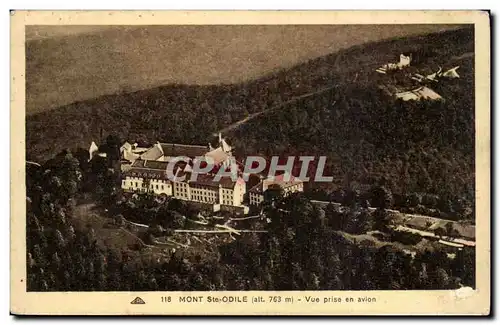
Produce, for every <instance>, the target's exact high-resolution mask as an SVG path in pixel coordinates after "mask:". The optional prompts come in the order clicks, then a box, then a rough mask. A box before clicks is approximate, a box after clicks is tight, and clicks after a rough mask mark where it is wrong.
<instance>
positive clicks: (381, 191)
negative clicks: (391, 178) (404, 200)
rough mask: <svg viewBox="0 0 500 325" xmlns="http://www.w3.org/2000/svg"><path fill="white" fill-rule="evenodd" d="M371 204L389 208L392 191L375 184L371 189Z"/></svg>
mask: <svg viewBox="0 0 500 325" xmlns="http://www.w3.org/2000/svg"><path fill="white" fill-rule="evenodd" d="M371 194H372V195H371V203H372V206H375V207H378V208H381V209H389V208H390V207H391V206H392V193H391V191H390V190H389V189H387V188H386V187H384V186H376V187H374V188H372V190H371Z"/></svg>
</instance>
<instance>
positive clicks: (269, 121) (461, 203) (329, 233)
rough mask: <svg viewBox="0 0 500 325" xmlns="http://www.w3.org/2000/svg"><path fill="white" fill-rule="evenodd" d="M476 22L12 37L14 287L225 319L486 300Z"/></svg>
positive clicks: (83, 30) (50, 31)
mask: <svg viewBox="0 0 500 325" xmlns="http://www.w3.org/2000/svg"><path fill="white" fill-rule="evenodd" d="M416 13H417V12H416ZM15 14H20V15H23V17H25V18H24V19H28V18H29V17H30V14H31V15H33V16H36V14H37V12H31V13H30V12H17V13H15ZM15 14H14V17H13V19H15ZM66 14H67V13H66ZM132 14H133V13H132ZM393 14H394V15H396V16H397V15H398V14H397V13H393ZM423 14H424V13H422V15H423ZM466 14H467V12H463V13H462V15H459V14H457V19H456V20H455V21H454V20H453V19H448V20H447V21H444V22H443V21H439V19H436V23H429V20H427V21H424V20H422V19H420V20H419V19H416V21H415V23H412V22H405V23H387V22H386V23H384V22H383V20H382V22H374V23H366V21H363V20H362V19H361V17H360V18H359V19H358V18H356V15H354V14H353V16H352V19H349V22H348V23H347V22H346V23H336V24H331V23H327V20H324V23H318V22H312V21H311V22H310V23H307V22H300V23H295V24H293V23H292V24H290V23H282V24H280V23H273V24H265V23H256V22H255V23H252V22H250V23H246V24H235V23H225V22H224V20H219V21H218V22H217V23H206V24H204V23H203V21H202V22H201V23H197V24H192V23H188V22H187V20H184V21H185V23H182V22H181V23H176V24H165V23H162V24H158V23H156V22H155V23H149V24H148V23H147V20H137V21H134V22H133V23H129V24H126V23H121V24H118V23H116V21H115V22H114V23H106V18H105V16H104V15H101V16H99V17H103V18H102V20H100V21H99V23H98V24H97V23H94V24H92V23H90V24H89V23H85V24H78V19H77V18H78V16H77V17H76V19H74V20H73V21H72V22H71V23H70V24H69V23H64V21H65V20H64V19H65V18H64V14H63V13H61V15H62V16H61V17H62V19H63V23H61V18H59V22H56V23H53V21H51V20H50V18H48V20H47V23H46V24H44V23H43V22H44V21H43V20H39V22H35V23H30V24H26V26H24V25H22V26H21V29H22V30H23V35H22V36H23V37H24V38H23V39H22V40H21V41H20V40H17V41H18V44H19V46H21V47H23V48H24V50H23V52H24V54H22V56H21V55H20V56H17V57H13V58H12V60H16V61H23V62H21V63H20V64H21V66H22V67H24V68H23V69H24V70H20V73H21V74H22V78H23V79H22V80H23V82H22V84H17V85H18V87H23V88H24V89H22V88H19V91H20V92H21V91H22V92H23V95H22V96H21V95H20V96H19V97H17V100H18V101H19V100H20V99H22V101H21V102H18V105H19V106H18V107H19V114H20V115H19V117H13V120H12V122H11V123H14V120H17V121H18V124H17V125H20V128H19V129H18V130H19V132H20V133H21V134H17V135H16V139H14V135H13V140H12V141H13V143H14V142H15V141H16V140H17V141H18V142H20V143H23V145H22V146H17V149H16V150H17V151H19V153H18V154H13V156H12V160H15V159H16V157H20V160H19V161H17V162H16V163H17V167H13V168H14V169H15V170H14V169H13V171H12V173H13V174H16V175H17V176H16V177H19V179H20V180H19V184H18V185H21V184H23V186H21V187H20V188H19V190H18V192H17V194H19V195H18V197H16V198H14V197H12V201H13V204H14V201H15V204H16V205H18V206H20V205H23V206H22V207H19V209H21V210H19V211H22V212H19V213H18V214H17V215H16V216H15V218H16V219H17V221H16V222H22V224H21V225H20V226H19V228H18V227H16V229H14V230H15V231H16V233H15V234H14V233H13V232H12V236H16V235H20V234H21V232H24V233H23V234H22V236H21V237H19V238H18V239H16V240H19V243H20V244H19V245H21V246H16V247H17V248H18V250H16V253H15V254H16V255H24V256H22V257H16V258H14V259H17V260H13V261H11V263H12V268H14V264H16V265H17V266H16V267H17V271H18V272H20V273H19V274H20V275H19V279H21V281H19V279H18V278H15V279H13V281H14V282H16V283H17V285H20V286H22V288H24V289H22V290H24V294H27V295H30V294H33V295H36V294H38V293H44V292H48V293H69V294H70V295H79V294H78V293H79V292H82V293H83V292H94V293H101V294H106V293H109V294H111V292H113V293H116V294H120V292H121V293H124V294H127V296H126V297H125V300H126V301H125V303H124V304H123V308H128V307H131V305H132V307H133V308H141V305H145V306H147V305H148V303H149V304H151V303H152V300H153V299H154V300H155V301H156V302H155V304H157V305H158V306H161V305H162V304H163V305H165V304H169V303H172V304H179V303H181V304H184V305H188V304H191V305H190V307H189V308H191V309H194V308H195V306H196V304H197V303H209V304H211V305H212V307H208V306H207V308H216V309H223V310H224V309H226V311H227V308H228V307H229V308H231V304H239V306H242V305H244V304H247V303H248V304H250V305H252V306H251V307H252V308H253V307H255V305H259V304H261V305H264V304H267V307H266V308H267V309H271V310H272V309H273V308H274V307H273V306H272V304H274V305H280V306H283V305H288V307H287V308H289V309H290V308H299V309H300V310H304V309H305V308H307V306H308V304H314V303H317V304H318V305H320V304H321V305H323V306H326V307H327V305H328V306H330V307H329V308H334V307H332V306H336V305H341V304H344V305H346V304H347V305H348V304H349V303H351V304H354V303H357V306H358V308H367V307H366V305H368V304H372V305H376V304H377V303H379V304H380V303H388V300H387V299H386V298H383V297H381V296H379V294H380V293H381V292H382V293H381V294H384V292H385V293H389V292H391V293H395V294H397V292H404V293H410V294H411V293H412V292H413V293H417V292H419V293H420V294H424V293H422V292H428V293H429V294H432V292H435V293H436V294H437V293H442V292H444V293H446V292H450V293H451V292H453V295H454V297H458V296H461V295H463V296H464V297H468V296H473V295H474V294H475V293H478V292H480V293H481V292H482V293H483V294H485V293H487V292H489V255H488V254H489V253H487V251H489V231H490V230H489V228H488V226H487V225H488V224H489V218H490V216H489V195H490V194H489V185H488V184H489V183H488V184H486V183H481V182H479V181H478V173H479V171H478V166H482V167H481V172H482V173H483V175H484V173H487V175H486V177H488V178H489V110H490V108H489V75H487V74H488V73H489V61H488V62H486V61H483V64H485V65H486V67H485V68H484V67H483V68H482V70H480V71H481V72H482V73H483V75H479V72H478V71H479V70H478V69H479V68H478V55H483V56H482V57H483V58H484V57H485V55H486V58H487V59H488V60H489V43H486V45H483V46H484V47H478V39H477V38H478V30H477V28H478V27H477V25H476V24H475V21H474V20H473V19H472V18H471V19H469V20H468V19H464V17H465V18H467V17H468V16H467V15H466ZM469 14H470V17H473V18H474V19H476V20H478V19H479V18H481V19H482V21H483V22H485V23H486V24H483V25H482V26H483V28H484V25H486V28H487V29H486V31H487V33H488V35H489V17H488V15H487V14H484V15H481V13H478V12H469ZM24 15H25V16H24ZM450 15H452V14H450ZM110 16H112V15H110ZM135 16H139V17H140V18H142V16H141V15H139V14H135ZM306 16H307V15H306ZM26 17H27V18H26ZM55 17H57V15H56V16H55ZM86 17H87V18H88V17H90V16H86ZM340 17H343V16H342V15H341V16H340ZM381 17H383V15H382V14H381ZM400 17H401V18H402V19H403V21H404V20H405V19H406V18H405V16H404V15H403V14H401V15H400ZM439 17H441V16H439ZM439 17H438V18H439ZM447 17H449V16H447ZM53 19H55V18H53ZM110 19H111V18H110ZM374 19H375V18H374ZM410 20H411V19H410ZM340 21H341V20H340ZM25 22H26V20H25ZM320 22H321V20H320ZM424 22H425V23H424ZM431 22H432V21H431ZM483 35H484V34H483ZM488 35H486V38H487V39H488V40H489V36H488ZM483 40H484V38H483ZM12 41H13V42H14V40H12ZM12 46H13V47H12V50H14V49H15V47H14V43H13V45H12ZM479 52H483V54H479ZM484 74H486V75H484ZM478 80H480V81H478ZM12 82H13V83H16V81H14V80H13V81H12ZM478 82H480V83H481V84H482V85H486V86H485V87H483V88H482V89H483V90H482V92H479V89H478V87H479V85H478ZM485 82H486V83H485ZM15 89H16V87H13V91H15ZM478 100H483V102H482V103H483V104H482V106H481V107H478ZM478 114H482V116H483V117H482V123H483V124H482V125H483V129H486V130H484V132H483V133H482V137H483V138H479V137H478V133H477V132H478V128H477V127H478V120H477V119H478V118H479V117H478ZM14 131H16V130H14V127H13V131H12V132H14ZM481 139H483V140H484V141H485V142H486V144H485V142H484V141H483V142H482V143H480V141H481ZM478 145H479V147H478ZM479 150H482V151H481V152H480V153H479V154H478V152H479ZM17 151H16V152H17ZM20 151H22V152H20ZM480 159H482V160H480ZM13 177H14V176H13ZM483 180H484V177H483ZM488 182H489V180H488ZM480 191H482V192H480ZM478 193H482V195H479V194H478ZM13 195H14V194H13ZM478 197H481V200H482V201H481V202H479V201H478ZM485 200H486V201H485ZM479 208H481V209H480V210H479ZM479 211H481V213H479ZM20 213H22V214H20ZM12 218H14V211H13V215H12ZM21 218H22V219H23V220H21V221H20V220H19V219H21ZM12 222H14V221H12ZM24 222H25V223H24ZM479 223H482V224H483V225H486V228H484V227H483V228H482V231H481V232H480V231H479V230H478V229H479V228H478V227H479ZM17 229H19V232H18V231H17ZM14 230H13V231H14ZM480 236H482V238H483V240H487V242H484V241H483V242H482V247H481V249H482V251H481V252H482V254H483V255H482V258H483V259H482V261H483V262H482V264H481V263H479V261H480V260H478V256H479V255H478V254H480V253H479V244H478V247H476V243H477V242H478V241H479V240H480V239H478V238H479V237H480ZM21 239H22V240H21ZM12 240H14V239H12ZM13 247H14V246H13ZM12 249H13V248H11V250H12ZM21 264H22V265H21ZM478 265H482V266H481V269H478ZM23 272H24V274H22V273H23ZM482 274H484V276H485V277H484V278H483V279H485V281H486V280H487V281H488V282H486V285H487V286H488V287H487V288H484V286H483V288H484V290H483V291H481V290H478V286H479V284H478V276H480V275H482ZM13 276H14V275H13ZM135 292H137V294H136V293H135ZM155 292H158V294H156V293H155ZM160 292H161V294H160ZM169 292H176V294H177V295H170V294H169ZM190 292H198V293H200V292H203V293H204V296H201V295H199V294H196V295H192V294H190ZM250 292H251V293H252V294H251V295H250V294H249V293H250ZM259 292H260V293H259ZM280 292H288V293H290V294H287V295H282V294H280ZM301 292H313V293H314V292H316V293H319V294H322V295H321V296H314V294H312V295H303V296H298V295H297V294H300V293H301ZM331 292H335V294H331ZM346 292H349V293H350V294H351V296H345V295H342V294H343V293H346ZM139 293H141V294H139ZM271 293H272V294H271ZM216 294H219V295H216ZM33 297H35V296H33ZM152 297H155V298H152ZM350 297H351V298H350ZM352 297H355V298H352ZM488 297H489V295H487V296H483V298H484V299H486V300H487V299H488ZM129 298H130V299H129ZM350 299H351V300H352V299H354V300H353V301H352V302H351V301H350ZM464 299H465V298H464ZM444 300H446V299H444ZM104 301H105V300H104ZM394 303H396V302H394ZM127 304H128V307H127V306H126V305H127ZM228 304H229V305H228ZM270 304H271V306H270ZM451 304H452V302H451ZM294 305H300V306H299V307H296V306H294ZM209 306H210V305H209ZM326 307H324V308H326ZM435 307H436V308H437V306H435ZM75 308H76V307H75ZM185 308H188V306H186V307H185ZM239 308H240V310H241V309H242V308H244V307H239ZM279 308H283V307H279ZM343 308H344V311H345V308H348V307H343ZM350 308H352V307H350ZM379 308H381V307H379ZM384 308H387V306H385V307H384ZM443 308H444V307H443ZM451 308H453V306H451ZM471 308H472V307H471ZM482 308H483V309H480V308H477V313H478V314H482V313H483V314H484V313H485V310H489V303H483V305H482ZM484 308H487V309H484ZM21 309H22V310H24V311H27V312H29V308H28V307H26V308H21ZM37 310H38V309H37ZM137 310H139V309H133V311H137ZM208 310H210V309H208ZM89 312H90V311H89ZM193 312H194V310H193ZM332 312H333V313H335V311H334V310H333V311H332ZM284 313H286V312H284ZM306 313H307V312H306Z"/></svg>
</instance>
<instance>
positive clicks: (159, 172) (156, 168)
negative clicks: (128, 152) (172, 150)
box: [125, 159, 168, 179]
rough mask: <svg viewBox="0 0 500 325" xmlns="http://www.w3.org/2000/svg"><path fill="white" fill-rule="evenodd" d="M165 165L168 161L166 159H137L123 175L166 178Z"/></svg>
mask: <svg viewBox="0 0 500 325" xmlns="http://www.w3.org/2000/svg"><path fill="white" fill-rule="evenodd" d="M167 166H168V162H166V161H154V160H142V159H137V160H136V161H134V163H133V164H132V166H131V168H130V169H129V170H128V171H127V172H126V173H125V175H127V176H132V177H145V178H161V179H168V177H167Z"/></svg>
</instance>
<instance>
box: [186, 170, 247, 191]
mask: <svg viewBox="0 0 500 325" xmlns="http://www.w3.org/2000/svg"><path fill="white" fill-rule="evenodd" d="M191 174H192V173H190V172H184V171H179V173H178V174H177V177H182V176H185V179H184V181H185V182H189V184H190V185H193V186H196V185H200V186H212V187H219V185H221V186H222V187H224V188H230V189H232V188H234V185H235V184H236V183H237V182H244V181H243V179H242V178H241V177H238V179H237V180H236V181H233V180H232V178H231V177H229V176H226V177H221V179H220V180H218V181H215V180H214V179H215V174H214V175H212V174H198V175H197V177H196V180H195V181H191V180H190V179H191Z"/></svg>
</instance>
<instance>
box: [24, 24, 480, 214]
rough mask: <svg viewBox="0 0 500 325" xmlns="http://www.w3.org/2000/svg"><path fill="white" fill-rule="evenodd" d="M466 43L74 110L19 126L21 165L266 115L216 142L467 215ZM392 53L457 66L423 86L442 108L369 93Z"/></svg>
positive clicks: (361, 53)
mask: <svg viewBox="0 0 500 325" xmlns="http://www.w3.org/2000/svg"><path fill="white" fill-rule="evenodd" d="M473 35H474V31H473V29H472V28H465V29H461V30H457V31H448V32H443V33H438V34H432V35H425V36H420V37H412V38H406V39H397V40H390V41H384V42H378V43H373V44H365V45H362V46H357V47H353V48H350V49H348V50H344V51H340V52H338V53H335V54H332V55H328V56H325V57H321V58H318V59H314V60H311V61H309V62H306V63H304V64H301V65H298V66H296V67H294V68H292V69H287V70H283V71H280V72H278V73H274V74H272V75H269V76H267V77H264V78H261V79H257V80H254V81H249V82H246V83H242V84H236V85H217V86H184V85H170V86H165V87H160V88H155V89H151V90H146V91H139V92H134V93H124V94H117V95H112V96H104V97H100V98H97V99H94V100H90V101H85V102H78V103H74V104H71V105H68V106H66V107H62V108H59V109H56V110H52V111H48V112H43V113H40V114H36V115H33V116H28V118H27V138H26V140H27V157H28V159H32V160H36V161H43V160H46V159H48V158H50V157H51V156H53V155H54V154H55V153H57V152H60V151H61V150H62V149H65V148H71V149H72V148H75V147H83V148H87V147H88V145H89V143H90V142H91V141H92V140H98V138H99V130H100V129H101V128H103V129H104V133H105V134H109V133H115V134H116V135H118V136H119V137H120V138H121V139H129V140H134V139H135V140H138V139H143V140H149V141H156V140H164V141H169V142H179V143H198V144H199V143H205V142H207V141H208V139H210V135H211V134H212V133H213V132H216V131H217V130H219V129H221V128H223V127H225V126H227V125H229V124H231V123H234V122H235V121H238V120H240V119H242V118H244V117H246V116H248V115H249V114H252V113H255V112H260V111H266V110H269V109H274V110H273V111H272V112H269V113H265V114H263V115H262V116H260V117H258V118H256V119H253V120H251V121H250V122H248V123H247V124H244V125H242V126H241V127H240V128H238V129H236V130H235V131H234V133H232V134H230V135H228V136H229V138H230V141H231V142H232V144H233V145H234V146H235V147H236V148H237V150H238V154H239V155H241V156H243V155H246V154H262V155H266V156H268V155H272V154H278V155H283V156H285V155H289V154H298V153H301V154H310V155H315V156H318V155H327V156H328V158H329V159H328V166H327V167H328V172H330V173H331V174H333V175H334V177H335V180H336V181H335V184H333V186H330V187H329V188H328V189H327V190H328V191H331V190H332V189H333V188H334V187H342V188H358V187H359V188H362V187H363V186H364V185H368V186H369V185H373V184H380V183H383V184H384V185H385V186H387V187H389V188H390V189H391V191H392V192H393V193H403V194H405V193H412V192H421V193H431V194H436V195H439V196H440V197H441V198H442V199H444V200H445V201H447V200H451V201H467V202H468V203H467V204H468V205H471V204H473V195H474V187H473V186H474V181H473V180H474V83H473V76H474V69H473V60H474V57H473V55H470V53H473V52H474V39H473ZM401 52H413V53H421V55H419V57H418V61H417V62H416V64H417V66H416V67H420V68H422V69H423V70H429V69H431V70H437V68H438V66H439V65H443V66H445V67H448V68H451V67H452V66H455V65H460V69H459V73H460V75H461V78H460V79H458V80H452V81H449V82H446V83H444V82H443V83H440V84H439V85H438V86H433V89H434V90H435V91H437V92H438V93H440V94H441V95H442V96H443V97H444V98H445V100H444V101H441V102H426V101H422V102H401V101H396V100H394V99H393V98H392V97H389V96H388V95H386V94H384V93H383V92H382V91H381V90H380V89H379V86H380V85H383V84H385V83H387V82H388V81H387V78H390V77H387V76H383V75H378V74H377V73H375V72H374V69H375V68H376V67H378V66H380V65H382V64H384V63H386V62H394V61H396V60H397V59H398V57H399V54H400V53H401ZM325 88H326V89H329V90H327V91H321V92H318V91H319V90H322V89H325ZM315 92H318V93H317V94H313V95H311V96H309V97H306V98H304V99H301V100H299V101H295V102H292V103H289V104H285V105H283V104H284V103H287V102H288V101H289V100H290V99H293V98H295V97H297V96H301V95H304V94H309V93H315ZM282 105H283V106H282ZM281 106H282V107H281Z"/></svg>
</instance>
